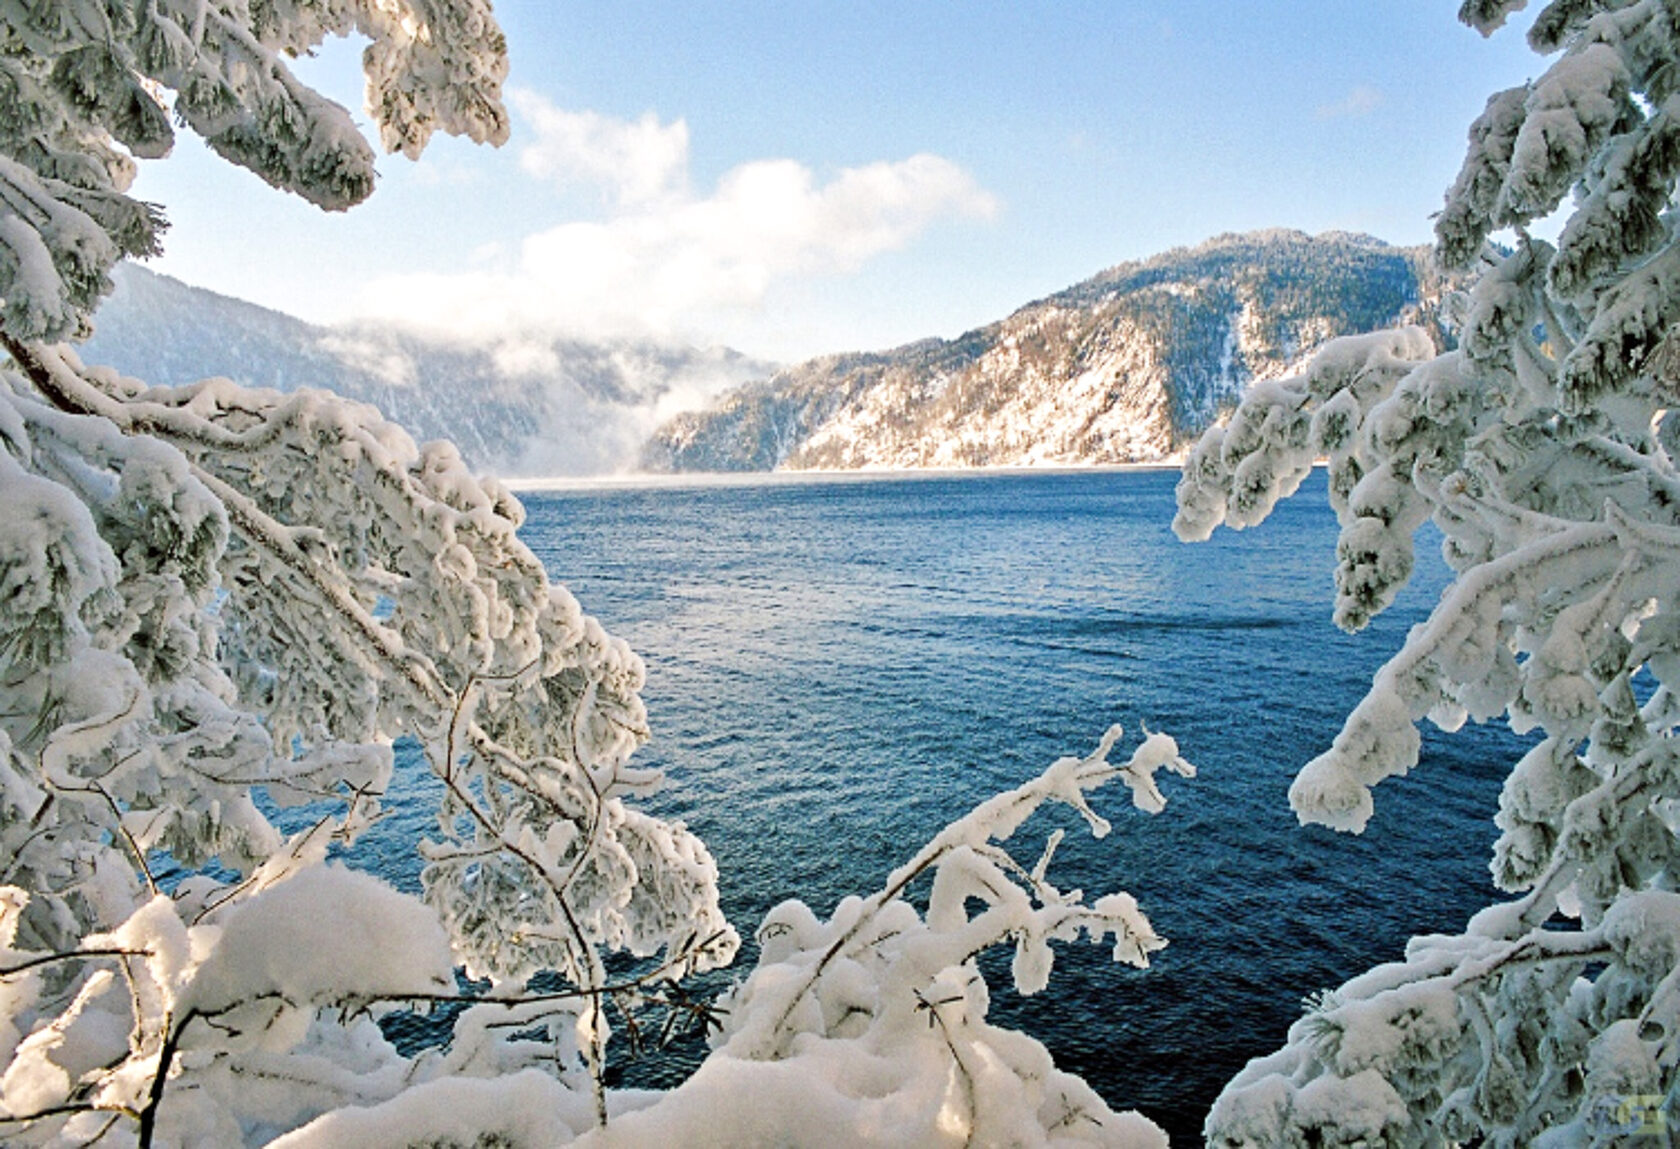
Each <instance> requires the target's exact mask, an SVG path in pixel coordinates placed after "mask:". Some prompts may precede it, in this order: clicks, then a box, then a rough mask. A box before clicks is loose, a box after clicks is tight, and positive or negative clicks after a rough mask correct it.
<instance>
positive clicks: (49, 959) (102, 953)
mask: <svg viewBox="0 0 1680 1149" xmlns="http://www.w3.org/2000/svg"><path fill="white" fill-rule="evenodd" d="M151 956H152V951H151V950H129V949H116V948H112V949H85V950H67V951H65V952H64V953H54V954H42V955H41V956H40V957H34V958H30V959H29V960H27V961H21V962H18V963H17V964H16V965H9V966H3V967H0V978H8V977H16V976H17V975H18V974H20V973H28V972H29V971H30V970H32V969H40V968H41V967H42V966H49V965H57V964H58V963H60V962H72V961H84V960H91V959H93V958H125V957H151Z"/></svg>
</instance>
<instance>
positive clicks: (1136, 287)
mask: <svg viewBox="0 0 1680 1149" xmlns="http://www.w3.org/2000/svg"><path fill="white" fill-rule="evenodd" d="M1440 294H1441V285H1440V282H1439V279H1438V277H1436V276H1435V275H1434V274H1433V273H1432V272H1431V271H1430V262H1429V258H1428V250H1427V249H1426V248H1399V247H1392V246H1390V245H1388V244H1386V243H1383V242H1382V241H1380V240H1376V239H1372V238H1370V237H1368V236H1361V235H1350V234H1346V233H1339V232H1333V233H1327V234H1325V235H1320V236H1316V237H1315V236H1308V235H1306V234H1304V233H1302V232H1297V231H1284V230H1272V231H1262V232H1255V233H1252V234H1247V235H1224V236H1220V237H1218V238H1216V239H1213V240H1210V241H1209V242H1207V243H1205V244H1202V245H1200V246H1198V247H1195V248H1188V249H1177V250H1174V251H1170V252H1167V253H1165V254H1163V255H1159V256H1156V257H1154V258H1151V259H1147V260H1144V261H1141V262H1137V263H1128V264H1122V265H1120V266H1118V267H1114V268H1111V269H1110V270H1108V271H1105V272H1102V273H1101V274H1099V275H1097V276H1094V277H1093V278H1091V279H1088V280H1086V281H1084V282H1083V283H1080V284H1077V285H1075V286H1073V287H1070V288H1068V289H1067V290H1065V291H1062V292H1059V293H1057V294H1055V295H1052V296H1050V297H1049V298H1047V299H1043V300H1039V301H1038V302H1035V303H1030V304H1028V305H1026V306H1025V307H1022V308H1020V309H1019V310H1017V311H1016V312H1015V313H1014V314H1013V315H1011V316H1009V317H1008V318H1007V319H1004V320H1001V321H999V322H997V323H993V324H990V325H989V326H986V327H982V328H979V329H977V330H974V331H970V332H968V333H967V334H964V335H962V336H959V337H958V338H956V339H953V340H944V339H928V340H923V341H920V342H917V343H912V344H909V345H907V346H904V347H900V348H897V349H894V350H891V351H884V352H877V353H864V354H847V355H835V356H828V357H824V358H820V359H814V360H811V361H809V362H806V363H802V364H799V365H797V366H794V367H791V368H788V369H786V370H784V371H781V372H779V373H777V374H775V375H773V376H771V377H769V378H768V379H764V380H760V381H756V382H752V383H749V384H746V385H745V386H742V387H739V388H737V389H735V390H733V391H730V392H728V393H726V394H724V395H723V396H722V397H720V398H719V399H718V400H717V401H716V402H715V403H714V404H713V405H712V406H711V407H710V408H709V409H706V410H702V411H698V412H693V413H688V414H683V415H678V416H677V417H676V418H674V419H672V420H671V421H670V422H668V423H666V424H665V425H664V426H662V427H661V428H659V430H658V431H657V433H656V434H655V435H654V437H653V438H652V440H651V441H650V442H649V443H648V446H647V448H646V450H645V451H644V453H643V463H644V465H645V466H647V467H648V468H649V469H652V470H671V471H767V470H776V469H784V470H806V469H854V468H923V467H976V466H1008V465H1015V466H1030V465H1035V464H1039V465H1069V464H1097V463H1121V462H1145V461H1151V460H1159V459H1162V458H1165V457H1168V456H1170V455H1171V454H1173V453H1174V452H1175V451H1177V450H1178V449H1180V448H1181V447H1182V446H1183V445H1184V444H1186V443H1187V442H1189V441H1191V440H1193V439H1194V438H1195V437H1196V436H1197V435H1198V434H1199V433H1200V432H1201V431H1202V430H1203V429H1204V428H1206V427H1207V426H1208V425H1209V424H1211V423H1212V422H1213V421H1214V420H1215V419H1217V418H1218V416H1219V414H1220V413H1221V412H1222V411H1224V410H1227V409H1229V408H1230V407H1232V406H1233V405H1234V404H1235V403H1236V401H1237V399H1238V398H1239V396H1240V395H1241V394H1242V392H1243V391H1244V389H1245V388H1246V387H1247V386H1248V385H1249V384H1250V383H1252V382H1254V381H1256V380H1260V379H1270V378H1277V377H1280V376H1283V375H1285V374H1288V373H1289V372H1290V371H1291V370H1292V369H1293V368H1295V367H1297V366H1299V365H1300V363H1301V362H1302V360H1303V359H1304V358H1306V357H1307V356H1309V355H1310V354H1311V353H1312V352H1313V351H1314V350H1316V349H1317V348H1318V347H1319V346H1321V345H1322V344H1323V343H1324V342H1325V341H1326V340H1328V339H1330V338H1333V337H1335V336H1339V335H1345V334H1351V333H1355V332H1361V331H1369V330H1375V329H1378V328H1381V327H1385V326H1390V325H1392V324H1394V323H1397V322H1421V323H1423V324H1424V325H1425V326H1426V327H1428V328H1429V329H1430V330H1431V331H1432V333H1434V334H1435V335H1436V336H1437V338H1438V339H1439V338H1440V329H1439V324H1438V321H1437V318H1436V305H1437V303H1438V301H1439V297H1440Z"/></svg>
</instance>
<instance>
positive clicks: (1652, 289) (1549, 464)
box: [1175, 0, 1680, 1146]
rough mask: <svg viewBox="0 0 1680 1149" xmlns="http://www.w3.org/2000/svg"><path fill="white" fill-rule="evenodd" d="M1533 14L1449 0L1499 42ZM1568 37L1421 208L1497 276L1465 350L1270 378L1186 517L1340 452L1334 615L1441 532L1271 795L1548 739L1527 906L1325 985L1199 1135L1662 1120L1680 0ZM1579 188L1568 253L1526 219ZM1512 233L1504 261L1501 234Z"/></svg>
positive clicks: (1563, 1134)
mask: <svg viewBox="0 0 1680 1149" xmlns="http://www.w3.org/2000/svg"><path fill="white" fill-rule="evenodd" d="M1520 7H1522V4H1520V3H1508V2H1507V3H1494V2H1488V3H1477V2H1474V0H1472V2H1471V3H1469V4H1467V5H1466V6H1465V11H1464V13H1463V15H1464V18H1465V19H1466V20H1467V21H1468V22H1470V23H1472V24H1473V25H1474V26H1476V27H1478V28H1480V29H1481V30H1482V31H1484V32H1491V31H1493V30H1494V29H1495V28H1496V27H1497V26H1498V25H1499V24H1500V23H1501V22H1502V21H1503V20H1504V19H1505V17H1506V16H1507V15H1508V14H1509V12H1511V11H1512V10H1514V9H1517V8H1520ZM1529 39H1530V41H1531V43H1532V44H1533V46H1534V47H1535V48H1536V49H1537V50H1538V51H1540V52H1542V53H1547V54H1553V53H1555V54H1556V55H1557V58H1556V60H1555V61H1554V62H1553V63H1552V64H1551V66H1550V67H1549V68H1548V69H1547V70H1546V72H1545V73H1544V74H1543V75H1542V76H1540V78H1539V79H1537V80H1535V81H1533V82H1532V83H1530V84H1527V85H1525V86H1523V87H1520V88H1516V89H1513V90H1511V91H1507V92H1502V93H1499V94H1498V95H1496V96H1494V97H1493V98H1492V99H1491V100H1490V101H1489V102H1488V105H1487V110H1486V111H1485V112H1484V113H1483V115H1482V116H1481V118H1480V119H1478V120H1477V121H1476V123H1475V125H1474V126H1473V127H1472V128H1471V131H1470V149H1469V154H1468V156H1467V158H1466V160H1465V163H1464V167H1463V170H1462V172H1461V174H1460V175H1459V177H1458V180H1457V182H1456V183H1455V184H1454V186H1453V188H1452V190H1451V191H1450V192H1449V194H1448V198H1447V205H1446V208H1445V210H1444V211H1443V212H1442V213H1441V215H1440V217H1439V219H1438V223H1437V236H1438V240H1439V254H1440V256H1441V258H1442V260H1443V262H1444V263H1446V264H1447V265H1449V266H1466V265H1470V264H1473V263H1478V262H1479V263H1480V264H1482V266H1483V270H1482V272H1481V274H1480V277H1479V279H1478V281H1477V283H1476V285H1475V287H1474V289H1473V290H1472V291H1471V292H1470V293H1469V295H1468V297H1467V298H1466V299H1465V300H1464V301H1463V306H1462V308H1461V313H1460V315H1459V317H1458V319H1459V346H1458V349H1457V350H1454V351H1451V352H1449V353H1447V354H1444V355H1439V356H1437V355H1433V354H1432V352H1431V349H1430V347H1429V344H1428V341H1427V340H1425V339H1423V338H1422V337H1421V336H1420V335H1419V334H1418V333H1414V332H1407V331H1400V332H1391V333H1385V334H1380V335H1374V336H1368V337H1362V338H1353V339H1349V340H1344V341H1342V342H1340V343H1338V344H1335V345H1332V346H1331V347H1330V348H1328V349H1326V350H1325V351H1324V352H1323V353H1322V354H1320V355H1319V356H1318V357H1317V358H1316V359H1315V360H1313V361H1312V363H1311V364H1310V366H1309V367H1308V368H1307V369H1306V371H1305V373H1304V374H1303V375H1302V376H1301V377H1299V378H1297V379H1292V380H1286V381H1283V382H1280V383H1276V384H1266V385H1262V386H1259V387H1256V388H1255V389H1254V390H1253V391H1252V392H1251V393H1250V394H1249V395H1248V396H1247V398H1246V399H1245V401H1244V402H1243V404H1242V406H1241V407H1240V408H1239V410H1238V411H1237V412H1236V413H1235V415H1234V416H1233V418H1232V419H1231V421H1230V423H1229V425H1228V426H1227V427H1225V428H1224V429H1221V430H1216V431H1213V432H1210V433H1209V434H1208V435H1206V436H1205V437H1204V438H1203V439H1202V440H1201V442H1200V443H1199V444H1198V445H1197V447H1196V448H1195V450H1194V452H1193V454H1192V456H1191V457H1190V458H1189V459H1188V461H1187V462H1186V464H1185V468H1184V477H1183V480H1182V482H1181V484H1180V487H1179V508H1180V510H1179V516H1178V519H1177V520H1176V523H1175V527H1176V529H1177V530H1178V532H1179V533H1180V535H1181V536H1183V537H1185V538H1187V539H1196V538H1205V537H1206V536H1207V535H1208V534H1209V533H1210V532H1211V531H1212V530H1213V529H1214V527H1215V526H1216V525H1218V524H1219V523H1220V522H1221V521H1223V522H1226V523H1229V524H1230V525H1232V526H1236V527H1242V526H1247V525H1250V524H1252V523H1255V522H1258V521H1259V520H1261V519H1262V518H1264V517H1265V516H1266V515H1267V514H1268V513H1269V511H1270V510H1271V508H1272V507H1273V505H1274V504H1275V503H1276V501H1277V500H1278V499H1280V498H1283V497H1285V496H1287V495H1289V494H1290V493H1292V492H1293V491H1294V489H1295V487H1296V486H1297V484H1298V483H1299V482H1300V480H1301V478H1302V477H1303V476H1304V475H1305V473H1306V471H1307V469H1308V468H1309V466H1311V464H1312V462H1313V460H1314V459H1315V458H1321V457H1327V458H1328V460H1329V468H1330V497H1331V502H1332V504H1333V505H1334V507H1335V509H1336V512H1337V515H1338V516H1339V518H1340V521H1341V535H1340V541H1339V543H1338V547H1337V559H1338V565H1337V569H1336V591H1337V594H1336V607H1335V617H1336V621H1337V622H1338V623H1339V624H1341V625H1342V626H1344V627H1347V628H1349V629H1356V628H1358V627H1360V626H1362V625H1364V623H1365V622H1366V621H1367V620H1368V619H1369V618H1370V617H1371V616H1372V615H1373V614H1374V613H1376V612H1378V611H1380V610H1382V609H1383V608H1384V607H1385V606H1387V605H1388V604H1389V602H1390V601H1391V600H1392V598H1393V596H1394V594H1395V592H1396V591H1397V590H1398V588H1399V587H1400V586H1401V584H1403V583H1404V582H1405V581H1406V579H1407V577H1408V576H1409V574H1410V572H1411V569H1412V559H1413V551H1412V546H1413V535H1414V533H1415V531H1416V530H1417V528H1418V527H1419V526H1420V525H1422V523H1423V522H1424V521H1426V520H1429V519H1433V521H1434V523H1435V524H1436V525H1437V526H1438V527H1439V528H1440V530H1441V532H1442V533H1443V535H1444V536H1445V541H1444V552H1445V556H1446V559H1447V562H1448V563H1449V564H1450V566H1451V567H1452V569H1453V571H1454V572H1455V578H1454V579H1453V581H1452V583H1451V584H1450V585H1449V586H1448V588H1447V590H1446V591H1445V592H1444V593H1443V595H1442V597H1441V600H1440V602H1439V604H1438V605H1437V606H1436V608H1435V609H1434V611H1433V613H1432V614H1431V615H1430V617H1429V619H1428V621H1427V622H1425V623H1424V624H1422V625H1420V626H1418V627H1416V628H1414V630H1413V631H1412V633H1411V634H1410V635H1409V637H1408V638H1407V641H1406V643H1405V645H1404V646H1403V647H1402V648H1401V650H1400V651H1399V652H1398V653H1397V654H1396V655H1395V656H1394V657H1393V658H1392V659H1391V660H1390V661H1389V662H1388V664H1387V665H1386V666H1385V667H1384V668H1383V669H1382V670H1381V671H1380V672H1379V673H1378V674H1377V676H1376V678H1375V680H1374V682H1373V683H1372V687H1371V691H1370V693H1369V694H1368V695H1367V696H1366V697H1365V699H1364V700H1363V701H1362V702H1361V703H1360V704H1359V706H1358V707H1357V708H1356V709H1355V710H1354V711H1353V713H1352V714H1351V715H1350V716H1349V717H1348V720H1347V722H1346V725H1345V726H1344V728H1343V729H1342V731H1341V733H1340V734H1339V735H1337V737H1336V739H1335V741H1334V743H1333V744H1332V746H1331V748H1330V749H1329V750H1328V751H1327V752H1326V753H1324V754H1323V755H1321V756H1320V757H1318V758H1316V759H1314V760H1313V761H1312V762H1310V763H1308V764H1307V765H1306V766H1305V767H1304V768H1303V769H1302V770H1301V772H1300V774H1299V775H1298V777H1297V778H1296V780H1295V783H1294V785H1293V787H1292V788H1291V791H1290V800H1291V802H1292V803H1293V805H1294V807H1295V809H1296V811H1297V812H1298V814H1299V816H1300V818H1301V820H1302V821H1303V822H1313V823H1319V824H1322V825H1326V826H1331V827H1334V828H1336V829H1339V830H1351V831H1358V830H1360V829H1361V828H1363V827H1364V825H1365V824H1366V822H1367V820H1368V819H1369V818H1370V817H1371V815H1372V812H1373V805H1372V794H1371V789H1372V787H1374V786H1375V785H1376V784H1377V783H1379V782H1381V781H1382V780H1383V779H1384V778H1388V777H1392V776H1394V775H1397V774H1403V773H1405V772H1406V771H1408V770H1409V769H1411V768H1412V767H1413V766H1415V765H1416V764H1417V761H1418V747H1419V740H1418V734H1417V730H1416V727H1415V725H1414V724H1415V723H1417V722H1419V721H1421V720H1422V719H1424V718H1426V717H1427V718H1429V719H1430V720H1432V721H1433V722H1435V723H1436V724H1437V725H1438V726H1440V727H1441V728H1443V729H1445V730H1448V731H1451V730H1455V729H1457V728H1458V727H1459V725H1460V724H1462V723H1463V722H1464V721H1465V720H1466V719H1474V720H1476V721H1489V720H1493V719H1497V718H1503V719H1504V720H1505V721H1507V722H1508V723H1509V724H1510V725H1511V727H1512V728H1513V729H1514V730H1517V731H1519V732H1527V731H1536V732H1538V734H1539V735H1540V741H1539V743H1538V745H1536V746H1535V747H1534V748H1533V749H1532V750H1531V751H1530V752H1529V753H1527V754H1526V755H1525V756H1524V757H1523V758H1522V760H1521V761H1520V762H1518V763H1517V764H1516V765H1515V767H1514V768H1513V770H1512V771H1511V774H1510V776H1509V778H1508V779H1507V780H1506V783H1505V787H1504V792H1503V794H1502V795H1501V797H1500V803H1499V812H1498V816H1497V818H1496V822H1497V824H1498V828H1499V830H1500V836H1499V839H1498V842H1497V844H1496V846H1495V849H1494V857H1493V862H1492V870H1493V875H1494V878H1495V880H1496V882H1497V883H1498V885H1499V886H1500V887H1501V888H1502V889H1504V890H1507V891H1510V892H1511V893H1512V894H1513V895H1515V896H1514V899H1513V900H1511V901H1509V902H1505V903H1501V904H1497V905H1494V906H1490V907H1488V908H1487V909H1486V910H1484V911H1482V912H1481V913H1479V914H1477V915H1476V916H1475V917H1474V918H1473V919H1472V920H1471V921H1470V922H1469V924H1468V926H1467V927H1466V929H1465V931H1464V932H1463V933H1462V934H1459V935H1450V936H1448V935H1435V936H1427V937H1420V938H1416V939H1414V940H1413V941H1412V942H1411V944H1410V945H1409V946H1408V948H1407V951H1406V955H1405V958H1404V960H1403V961H1399V962H1396V963H1394V964H1391V965H1385V966H1382V967H1380V968H1378V969H1375V970H1372V971H1371V972H1369V973H1367V974H1364V975H1362V976H1360V977H1358V978H1355V979H1354V980H1353V981H1350V982H1348V983H1347V984H1346V985H1344V986H1341V987H1340V988H1338V989H1336V990H1334V991H1331V992H1325V993H1322V994H1319V995H1317V996H1315V997H1314V998H1312V999H1311V1000H1310V1001H1309V1003H1308V1009H1307V1012H1306V1015H1305V1016H1304V1017H1303V1018H1302V1019H1301V1020H1300V1021H1299V1022H1297V1023H1296V1024H1295V1026H1294V1027H1293V1028H1292V1029H1291V1030H1290V1033H1289V1040H1288V1044H1287V1045H1286V1046H1285V1048H1284V1049H1283V1050H1281V1051H1280V1052H1278V1053H1277V1054H1275V1055H1273V1056H1271V1057H1267V1058H1264V1059H1261V1060H1258V1061H1255V1062H1253V1063H1251V1064H1250V1065H1249V1066H1248V1067H1247V1068H1246V1069H1245V1070H1244V1071H1243V1072H1242V1073H1241V1074H1240V1075H1239V1076H1238V1077H1237V1078H1236V1079H1235V1080H1234V1081H1233V1082H1232V1083H1231V1084H1230V1086H1228V1087H1227V1089H1226V1091H1225V1092H1224V1094H1223V1095H1222V1096H1221V1097H1220V1099H1219V1100H1218V1102H1217V1104H1216V1105H1215V1107H1214V1110H1213V1112H1212V1114H1211V1116H1210V1118H1209V1122H1208V1127H1207V1131H1208V1134H1209V1137H1210V1139H1211V1140H1212V1142H1213V1143H1214V1144H1219V1145H1268V1146H1269V1145H1330V1144H1336V1145H1340V1144H1378V1143H1380V1144H1396V1145H1446V1144H1454V1143H1472V1144H1488V1145H1510V1146H1528V1145H1554V1146H1564V1145H1569V1146H1574V1145H1586V1144H1609V1143H1612V1142H1617V1143H1619V1140H1620V1139H1622V1138H1638V1137H1656V1138H1658V1139H1661V1138H1663V1137H1665V1136H1672V1134H1673V1132H1674V1131H1675V1130H1676V1129H1680V1104H1677V1102H1680V1073H1677V1072H1676V1069H1677V1064H1680V892H1677V891H1676V884H1677V881H1680V849H1677V841H1676V830H1677V827H1680V754H1677V749H1680V747H1677V744H1676V739H1675V728H1676V723H1677V721H1680V699H1677V697H1676V691H1677V690H1680V474H1677V473H1676V469H1675V465H1674V451H1675V450H1676V447H1677V446H1680V414H1677V413H1676V411H1675V410H1674V408H1675V404H1676V399H1677V398H1680V325H1677V324H1680V242H1677V239H1680V236H1677V235H1676V230H1675V218H1674V215H1673V193H1674V187H1675V181H1676V176H1677V174H1680V130H1677V125H1680V7H1677V6H1675V5H1672V4H1668V3H1656V2H1649V0H1640V2H1635V3H1626V2H1623V3H1615V2H1611V3H1590V2H1581V0H1559V2H1556V3H1553V4H1550V5H1548V6H1547V7H1545V8H1544V9H1543V10H1542V11H1541V12H1540V13H1539V14H1538V15H1537V17H1536V18H1535V21H1534V23H1533V25H1532V28H1531V31H1530V32H1529ZM1571 192H1573V194H1574V203H1573V209H1572V212H1571V214H1570V215H1569V217H1568V222H1567V223H1566V225H1565V226H1564V228H1563V231H1562V234H1561V236H1560V238H1559V242H1558V244H1557V245H1556V247H1553V246H1552V245H1550V244H1548V243H1545V242H1542V241H1540V240H1538V239H1533V238H1531V237H1530V236H1529V235H1528V234H1527V231H1526V227H1527V225H1528V224H1529V223H1530V222H1531V221H1533V220H1535V219H1538V218H1541V217H1544V216H1547V215H1549V214H1550V213H1552V212H1553V211H1554V210H1555V209H1557V208H1558V206H1559V205H1560V204H1561V202H1562V200H1563V198H1564V197H1565V196H1566V195H1568V194H1570V193H1571ZM1505 228H1510V229H1514V234H1515V235H1516V237H1517V242H1516V245H1515V249H1514V250H1511V249H1498V248H1494V247H1491V246H1489V245H1488V243H1487V237H1488V236H1489V234H1490V233H1491V232H1493V231H1496V230H1500V229H1505Z"/></svg>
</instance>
